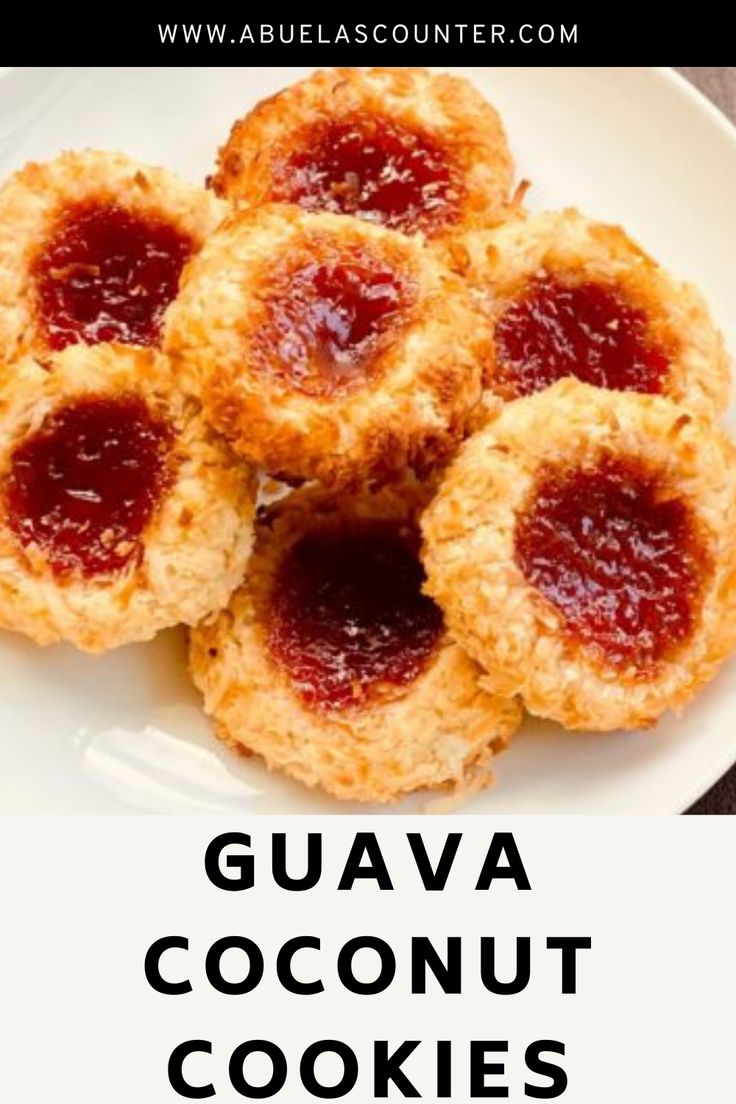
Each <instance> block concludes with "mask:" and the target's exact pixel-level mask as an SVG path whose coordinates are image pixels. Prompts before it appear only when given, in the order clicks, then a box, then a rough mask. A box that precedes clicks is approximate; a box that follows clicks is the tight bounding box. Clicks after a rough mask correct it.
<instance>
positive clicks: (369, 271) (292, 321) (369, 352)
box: [253, 253, 408, 398]
mask: <svg viewBox="0 0 736 1104" xmlns="http://www.w3.org/2000/svg"><path fill="white" fill-rule="evenodd" d="M407 305H408V288H407V286H406V284H405V282H404V281H403V280H402V279H401V278H400V277H399V276H398V274H397V273H396V272H394V271H393V270H392V269H390V268H389V267H387V266H386V265H385V264H384V263H378V262H377V261H375V260H372V259H371V258H370V257H367V256H364V255H362V254H359V253H356V254H355V255H354V256H350V255H345V256H343V257H341V258H340V259H339V260H336V261H328V262H325V263H320V262H317V261H314V262H308V263H306V264H304V265H303V266H302V267H301V268H297V269H296V270H289V271H287V272H284V273H281V274H277V275H276V276H274V277H273V278H272V279H271V281H270V285H269V287H268V290H267V291H266V293H265V296H264V306H265V312H266V318H265V322H264V324H263V326H261V328H260V330H259V331H258V334H257V336H256V339H255V342H254V349H253V351H254V353H255V354H256V358H257V362H260V363H261V365H262V366H265V368H266V370H268V371H269V372H271V373H273V374H275V375H277V376H279V377H281V378H282V379H283V380H284V381H286V382H287V383H288V384H289V386H291V387H294V388H296V389H297V390H299V391H302V392H303V393H304V394H306V395H312V396H317V397H322V398H330V397H332V396H338V395H342V394H346V393H348V392H350V391H352V390H354V389H355V388H357V387H360V386H361V385H362V384H363V383H365V382H366V380H367V379H369V378H371V377H372V376H373V375H374V374H375V372H376V370H377V368H378V363H379V355H380V352H381V350H382V348H383V346H384V342H385V338H386V336H387V334H388V331H390V330H391V329H394V328H395V327H397V326H398V325H399V324H400V323H401V320H402V315H403V313H404V308H405V307H406V306H407Z"/></svg>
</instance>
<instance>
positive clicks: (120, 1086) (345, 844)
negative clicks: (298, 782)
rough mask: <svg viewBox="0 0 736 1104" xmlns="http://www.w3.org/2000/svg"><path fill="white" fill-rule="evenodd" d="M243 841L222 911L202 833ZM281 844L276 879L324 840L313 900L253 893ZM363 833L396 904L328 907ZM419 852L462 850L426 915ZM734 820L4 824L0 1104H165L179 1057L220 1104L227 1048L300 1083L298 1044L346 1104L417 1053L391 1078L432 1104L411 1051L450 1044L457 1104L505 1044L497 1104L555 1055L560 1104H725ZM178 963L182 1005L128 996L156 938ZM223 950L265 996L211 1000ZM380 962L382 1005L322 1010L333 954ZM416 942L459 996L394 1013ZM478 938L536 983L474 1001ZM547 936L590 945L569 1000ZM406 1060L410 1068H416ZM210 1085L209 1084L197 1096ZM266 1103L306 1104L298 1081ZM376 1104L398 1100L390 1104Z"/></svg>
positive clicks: (729, 1078) (339, 896)
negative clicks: (375, 1060)
mask: <svg viewBox="0 0 736 1104" xmlns="http://www.w3.org/2000/svg"><path fill="white" fill-rule="evenodd" d="M226 830H228V831H229V830H240V831H245V832H249V833H250V834H251V836H252V840H253V852H254V854H255V861H256V887H255V888H254V889H251V890H248V891H244V892H241V893H226V892H223V891H222V890H219V889H217V888H215V887H214V886H213V885H211V883H210V882H209V881H208V880H207V878H206V875H205V872H204V866H203V858H204V851H205V848H206V846H207V844H208V843H209V841H210V840H211V839H212V838H213V837H214V836H215V835H217V834H218V833H219V832H221V831H226ZM283 830H286V831H287V832H288V837H289V855H290V856H291V869H292V872H293V873H295V874H297V873H299V871H300V869H301V867H302V864H303V862H304V860H305V856H306V847H305V840H304V836H305V833H306V832H307V831H322V832H324V847H325V861H324V872H323V877H322V881H321V882H320V884H319V886H318V887H317V888H315V889H314V890H311V891H309V892H307V893H298V894H297V893H288V892H286V891H283V890H280V889H278V888H276V887H274V885H273V883H272V881H271V878H270V837H271V833H272V832H276V831H283ZM357 830H371V831H377V832H378V834H379V839H380V841H381V844H382V849H383V853H384V856H385V858H386V861H387V864H388V866H389V870H390V873H391V876H392V879H393V882H394V886H395V890H394V892H380V891H379V890H378V889H377V888H376V887H375V885H374V883H372V882H366V883H358V884H357V885H356V887H355V889H354V890H353V891H352V892H350V893H345V892H342V893H338V892H336V886H337V883H338V881H339V877H340V873H341V870H342V866H343V863H344V860H345V858H346V856H347V853H348V850H349V846H350V843H351V841H352V837H353V833H354V832H355V831H357ZM409 830H413V831H417V830H421V831H422V833H423V835H424V838H425V841H426V843H427V847H428V849H429V850H430V854H432V855H439V852H440V850H441V846H442V842H443V841H444V839H445V836H446V834H447V833H448V832H450V831H462V832H463V840H462V843H461V846H460V850H459V852H458V856H457V860H456V864H455V866H454V867H453V871H452V874H451V876H450V880H449V882H448V886H447V888H446V890H445V891H444V892H443V893H441V894H438V893H426V892H425V891H424V890H423V889H422V888H421V883H420V881H419V877H418V875H417V873H416V870H415V869H414V866H413V859H412V857H411V853H410V851H409V848H408V844H407V842H406V832H407V831H409ZM494 830H513V832H514V834H515V838H516V841H517V844H518V846H519V849H520V851H521V854H522V857H523V860H524V863H525V866H526V870H527V873H528V875H529V878H530V880H531V884H532V891H531V892H519V891H517V890H516V889H515V887H514V885H513V883H510V882H498V883H496V884H495V885H494V887H493V888H492V890H491V891H490V892H487V893H478V892H475V891H474V888H473V887H474V885H475V883H476V880H477V877H478V873H479V871H480V868H481V865H482V859H483V856H484V855H485V851H486V848H487V845H488V842H489V840H490V837H491V835H492V832H493V831H494ZM735 840H736V825H734V821H733V820H732V819H731V818H726V819H723V820H718V819H712V820H711V819H707V818H705V819H695V818H688V819H684V818H683V819H681V820H680V819H676V818H661V819H656V818H651V819H650V818H641V819H636V818H630V819H628V818H627V819H623V818H595V819H594V818H591V819H586V818H555V819H554V820H550V819H544V818H534V817H520V818H504V819H503V820H502V819H501V818H488V819H483V820H481V819H480V818H477V817H472V818H471V817H467V818H466V817H454V818H451V819H444V818H425V819H422V818H411V819H410V818H402V819H401V820H400V821H399V820H393V819H392V820H387V821H382V822H380V824H379V822H378V821H376V820H375V819H369V818H354V817H352V818H297V817H292V818H288V819H287V820H286V821H284V820H283V819H280V818H279V819H277V818H270V817H253V818H250V819H249V820H247V821H246V820H240V821H238V820H237V819H235V818H231V819H228V820H224V819H223V820H220V819H219V818H179V817H166V818H164V817H162V818H145V817H136V818H115V817H99V818H94V817H79V818H17V819H16V818H5V819H4V820H3V821H2V823H1V824H0V859H1V860H2V875H3V906H2V911H1V912H0V932H1V934H2V940H1V943H0V1013H1V1017H2V1023H0V1030H1V1032H2V1051H3V1060H2V1097H3V1099H5V1100H8V1101H12V1102H13V1104H46V1102H47V1101H48V1102H51V1101H54V1102H58V1101H62V1102H65V1101H70V1102H71V1101H74V1104H100V1101H104V1102H105V1104H118V1102H120V1104H122V1102H125V1104H130V1102H131V1101H136V1100H141V1101H145V1102H146V1104H159V1102H161V1104H165V1102H169V1101H175V1100H178V1099H180V1098H179V1097H178V1096H176V1095H175V1094H174V1092H173V1091H172V1090H171V1089H170V1088H169V1086H168V1081H167V1077H166V1066H167V1060H168V1055H169V1053H170V1051H171V1050H172V1049H173V1047H174V1046H176V1045H177V1044H178V1043H179V1042H181V1041H183V1040H185V1039H188V1038H191V1037H201V1038H208V1039H211V1040H212V1041H213V1044H214V1055H213V1057H212V1059H207V1060H206V1062H201V1063H200V1062H196V1061H192V1064H191V1066H190V1067H188V1068H189V1070H190V1072H191V1075H192V1079H194V1078H195V1076H198V1077H201V1078H202V1079H203V1080H205V1079H207V1078H209V1077H210V1076H211V1077H212V1078H214V1080H215V1083H216V1085H217V1087H218V1095H217V1097H215V1098H214V1099H215V1100H222V1101H229V1102H232V1101H236V1100H241V1099H242V1098H241V1097H238V1096H236V1095H235V1093H234V1092H232V1090H230V1089H229V1088H228V1085H227V1077H226V1073H227V1059H228V1056H229V1053H230V1051H231V1050H232V1048H233V1047H234V1046H236V1045H237V1044H238V1043H239V1042H242V1041H244V1040H246V1039H249V1038H253V1037H263V1038H267V1039H272V1040H273V1041H275V1042H277V1043H278V1044H279V1045H281V1046H282V1048H283V1049H284V1050H285V1052H286V1053H287V1056H288V1057H289V1058H290V1059H291V1060H292V1061H291V1066H292V1071H293V1073H294V1074H296V1072H297V1067H298V1056H299V1055H300V1054H301V1051H302V1049H303V1048H304V1047H305V1046H306V1045H308V1044H309V1043H310V1042H312V1041H314V1040H316V1039H320V1038H324V1037H334V1038H339V1039H344V1040H345V1041H346V1042H348V1043H349V1044H350V1045H352V1046H353V1048H354V1049H355V1050H356V1052H357V1053H358V1056H359V1058H360V1059H361V1067H362V1071H363V1072H362V1073H361V1078H360V1080H359V1082H358V1086H357V1087H356V1089H355V1091H354V1092H353V1094H352V1095H351V1096H350V1097H349V1098H348V1099H350V1100H355V1101H362V1102H364V1101H366V1100H369V1099H372V1088H371V1084H372V1081H371V1071H370V1066H369V1062H368V1058H369V1055H370V1048H371V1042H372V1040H373V1039H375V1038H381V1039H388V1040H390V1041H391V1043H393V1044H395V1045H398V1044H399V1043H400V1042H401V1041H402V1040H403V1039H407V1038H420V1039H423V1040H426V1041H427V1042H426V1043H425V1044H423V1046H422V1047H420V1048H419V1050H418V1051H417V1052H416V1053H415V1055H414V1056H413V1057H412V1058H410V1059H409V1061H408V1062H407V1064H406V1066H405V1071H406V1073H407V1074H408V1075H409V1076H410V1077H411V1078H412V1079H413V1080H414V1081H415V1083H416V1084H417V1087H418V1088H419V1089H420V1091H421V1092H422V1093H423V1097H424V1099H429V1100H431V1099H433V1076H432V1070H431V1058H432V1048H431V1046H430V1045H428V1044H430V1043H431V1042H432V1041H433V1040H436V1039H439V1038H450V1039H453V1040H455V1042H456V1051H455V1068H456V1071H457V1074H459V1075H461V1076H458V1078H457V1080H456V1088H455V1094H454V1096H453V1099H456V1100H462V1101H467V1100H468V1099H469V1096H468V1093H467V1087H466V1084H465V1080H464V1076H462V1075H463V1074H464V1070H465V1068H466V1067H467V1057H466V1055H467V1050H466V1048H467V1041H468V1040H469V1039H471V1038H474V1039H484V1038H487V1039H494V1038H496V1039H508V1040H509V1044H510V1046H509V1056H508V1063H507V1072H508V1077H507V1081H508V1084H509V1086H510V1096H509V1100H510V1101H511V1102H512V1104H513V1102H514V1101H522V1100H523V1099H524V1097H523V1084H524V1069H523V1055H524V1049H525V1047H526V1045H527V1044H528V1043H529V1042H531V1041H532V1040H534V1039H536V1038H540V1037H546V1038H556V1039H560V1040H562V1041H563V1042H565V1043H566V1047H567V1055H566V1057H565V1059H563V1060H562V1062H563V1064H564V1065H565V1068H566V1069H567V1071H568V1075H569V1082H570V1083H569V1088H568V1090H567V1092H566V1093H565V1094H564V1095H563V1097H562V1098H561V1099H562V1100H563V1101H565V1104H614V1102H615V1104H622V1102H623V1101H626V1104H661V1102H667V1104H681V1102H682V1104H684V1102H686V1101H687V1102H688V1104H690V1102H692V1101H708V1102H709V1104H720V1102H722V1101H727V1100H732V1099H733V1098H734V1079H733V1074H732V1057H733V1017H732V1014H731V1010H732V1006H733V996H734V992H736V949H735V939H734V925H733V918H734V904H735V903H736V894H735V893H734V889H733V874H732V871H733V854H734V841H735ZM172 933H178V934H182V935H186V936H188V937H189V939H190V951H189V955H188V965H189V967H190V969H189V975H190V977H191V980H192V983H193V985H194V992H193V993H191V994H189V995H187V996H182V997H166V996H162V995H159V994H156V993H155V992H153V991H152V990H151V989H150V988H149V986H148V984H147V982H146V980H145V977H144V974H143V960H144V955H145V952H146V949H147V948H148V946H149V945H150V943H152V942H153V940H155V939H157V938H159V937H160V936H163V935H167V934H172ZM233 933H240V934H244V935H247V936H249V937H250V938H252V939H254V940H255V941H256V942H257V943H258V944H259V945H260V946H261V947H262V949H263V951H264V954H265V956H266V976H265V977H264V980H263V982H262V983H261V986H260V987H259V988H258V989H257V990H256V991H255V992H254V993H253V994H251V995H248V996H243V997H227V996H222V995H219V994H217V993H215V992H213V991H211V990H210V989H209V988H208V985H207V982H206V979H205V977H204V955H205V953H206V949H207V948H208V947H209V945H210V944H211V943H212V942H213V941H214V940H215V939H217V938H219V937H221V936H224V935H229V934H233ZM300 934H314V935H318V936H320V937H321V939H322V950H321V952H317V951H304V952H301V954H300V957H299V958H298V959H297V963H298V966H297V972H298V973H300V974H301V975H302V976H304V977H305V978H306V977H311V976H321V977H322V979H323V981H324V984H325V987H326V991H325V992H324V993H323V994H322V995H319V996H314V997H296V996H290V995H288V994H286V993H284V992H283V991H282V990H281V989H280V986H279V985H278V982H277V980H276V978H275V971H274V969H273V958H274V956H275V951H276V950H277V949H278V947H279V946H280V945H281V944H282V943H283V942H284V941H285V940H286V939H288V938H290V937H292V936H295V935H300ZM359 934H375V935H379V936H382V937H384V938H386V939H387V940H389V941H390V942H391V943H392V945H393V947H394V949H395V951H396V954H397V959H398V962H399V968H398V972H397V977H396V979H395V981H394V983H393V985H392V986H391V988H390V989H389V990H388V991H387V992H386V993H385V994H383V995H381V996H376V997H360V996H353V995H350V994H346V993H345V992H344V991H342V990H341V988H340V986H339V983H338V981H337V977H336V971H335V960H336V955H337V951H338V949H339V947H340V946H341V945H342V944H343V943H344V942H345V941H346V940H347V939H348V938H350V937H352V936H355V935H359ZM412 935H428V936H431V937H433V938H434V939H435V941H436V943H437V945H438V947H440V948H441V947H442V946H443V944H444V939H445V938H446V937H447V936H448V935H462V936H463V940H464V946H463V951H464V990H463V994H462V995H461V996H445V995H442V994H441V992H440V991H439V989H438V987H437V986H436V985H435V984H434V983H432V982H431V981H430V984H429V992H428V994H427V995H426V996H416V995H415V996H412V995H411V994H410V992H409V980H408V961H409V959H408V949H409V939H410V937H411V936H412ZM480 935H495V936H497V938H498V946H499V952H500V955H499V961H500V963H501V964H503V963H504V962H505V963H507V965H508V972H509V973H510V972H511V970H512V966H513V962H512V957H511V955H512V947H513V942H512V941H513V939H514V938H515V937H516V936H517V935H528V936H530V937H531V938H532V979H531V983H530V985H529V987H528V988H527V989H526V990H525V991H524V992H523V993H522V994H520V995H518V996H514V997H498V996H492V995H490V994H488V993H487V992H486V991H485V990H484V989H483V988H482V986H481V984H480V982H479V980H478V974H477V957H476V955H477V940H478V938H479V936H480ZM549 935H589V936H591V937H592V940H593V947H592V949H591V950H590V951H583V952H580V954H579V956H578V957H579V969H578V992H577V994H576V995H574V996H572V995H569V996H562V995H560V955H559V952H550V951H547V950H546V949H545V948H544V943H545V938H546V937H547V936H549ZM165 962H166V972H167V973H168V974H169V975H171V976H172V977H173V976H174V975H176V976H177V977H178V976H179V972H180V971H181V974H182V976H183V974H184V970H183V968H184V967H185V965H187V955H186V953H185V952H183V951H173V952H170V954H169V957H168V958H167V959H166V960H165ZM425 1060H426V1064H425ZM205 1075H206V1078H205ZM279 1099H283V1100H288V1101H290V1102H291V1104H299V1102H301V1101H304V1100H310V1099H313V1098H311V1097H309V1096H307V1094H306V1093H305V1092H304V1091H303V1090H302V1089H301V1088H300V1086H299V1084H298V1081H297V1080H296V1079H291V1078H290V1081H289V1082H287V1086H286V1088H285V1089H284V1091H283V1092H282V1094H281V1095H280V1097H279ZM391 1099H400V1097H399V1096H398V1094H393V1095H392V1096H391Z"/></svg>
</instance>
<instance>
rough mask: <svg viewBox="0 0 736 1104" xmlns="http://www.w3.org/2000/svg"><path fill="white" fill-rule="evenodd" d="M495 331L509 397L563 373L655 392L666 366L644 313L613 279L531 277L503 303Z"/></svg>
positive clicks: (621, 387)
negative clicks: (604, 281)
mask: <svg viewBox="0 0 736 1104" xmlns="http://www.w3.org/2000/svg"><path fill="white" fill-rule="evenodd" d="M495 336H496V348H497V358H498V373H499V382H500V383H501V385H502V386H504V387H506V388H507V389H508V390H509V392H510V394H511V395H512V396H517V395H530V394H532V393H533V392H535V391H541V390H543V389H544V388H545V387H549V386H550V384H553V383H554V382H555V380H558V379H562V378H563V377H565V376H576V377H577V378H578V379H579V380H582V381H584V382H585V383H590V384H593V385H594V386H596V387H605V388H608V389H609V390H611V391H641V392H648V393H656V392H659V391H661V390H662V385H663V383H664V378H665V376H666V374H667V371H668V368H669V356H668V354H667V352H666V351H665V350H664V349H663V348H661V347H660V346H659V345H657V344H656V343H655V342H654V341H652V340H651V338H650V333H649V321H648V318H647V315H646V313H645V312H644V311H643V310H640V309H639V308H638V307H635V306H633V305H632V304H631V303H629V302H627V300H626V299H625V298H624V296H623V295H622V293H621V292H620V291H619V290H618V289H617V288H616V287H613V286H610V285H604V284H596V283H582V284H566V283H564V282H562V281H560V280H557V279H555V278H554V277H550V276H545V277H542V278H538V279H535V280H532V281H531V283H530V284H529V286H528V288H527V290H526V291H525V292H524V294H523V295H522V296H521V297H520V298H519V299H517V300H515V301H514V302H512V303H511V304H510V305H509V306H507V307H506V309H505V310H504V312H503V314H502V315H501V317H500V318H499V320H498V322H497V323H496V331H495Z"/></svg>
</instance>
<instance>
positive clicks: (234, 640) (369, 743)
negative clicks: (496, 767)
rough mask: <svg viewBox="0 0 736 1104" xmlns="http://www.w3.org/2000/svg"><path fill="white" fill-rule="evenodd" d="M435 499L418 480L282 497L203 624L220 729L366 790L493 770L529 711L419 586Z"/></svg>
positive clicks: (207, 676) (329, 779) (273, 756)
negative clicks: (499, 686)
mask: <svg viewBox="0 0 736 1104" xmlns="http://www.w3.org/2000/svg"><path fill="white" fill-rule="evenodd" d="M423 500H424V494H423V492H421V491H420V490H419V488H418V487H417V486H416V485H415V484H408V483H402V484H398V485H393V486H392V487H385V488H383V489H382V490H380V491H377V492H376V491H374V492H368V491H363V492H361V493H356V494H349V495H342V496H340V497H334V496H331V495H330V494H329V493H328V492H324V491H321V490H316V489H310V488H303V489H301V490H299V491H295V492H294V493H293V494H292V495H291V496H290V497H289V498H288V499H285V500H283V501H282V502H281V503H279V504H278V505H276V506H275V507H274V508H273V509H272V511H271V512H270V514H269V515H267V518H266V519H265V520H264V522H263V523H262V524H261V525H260V528H259V530H258V534H257V540H256V548H255V551H254V554H253V557H252V559H251V563H250V565H249V569H248V576H247V579H246V582H245V584H244V586H243V587H241V589H240V590H239V591H238V592H237V593H236V595H235V596H234V598H233V600H232V602H231V604H230V607H229V609H228V610H226V611H225V612H223V613H222V614H220V616H219V617H217V618H216V619H215V620H214V621H211V622H210V623H205V624H202V625H200V626H199V627H198V628H197V629H195V630H194V631H193V633H192V643H191V670H192V674H193V677H194V681H195V682H196V684H197V686H198V687H199V688H200V689H201V691H202V693H203V694H204V704H205V709H206V711H207V712H208V713H209V714H210V715H211V716H212V717H213V718H214V720H215V724H216V729H217V732H218V734H219V735H220V736H221V737H222V739H224V740H225V741H226V742H228V743H231V744H234V745H236V746H238V747H240V748H243V749H247V750H248V751H253V752H256V753H258V754H259V755H262V756H263V757H264V759H265V760H266V762H267V763H268V765H269V766H270V767H272V768H279V769H281V770H284V771H286V772H287V773H289V774H291V775H293V776H294V777H296V778H298V779H300V780H301V781H303V782H306V783H307V784H309V785H319V786H322V787H323V788H324V789H326V790H328V791H329V792H330V793H332V794H334V795H336V796H337V797H340V798H344V799H350V800H356V801H389V800H392V799H394V798H397V797H399V796H400V795H401V794H404V793H408V792H410V791H412V790H416V789H419V788H425V787H439V786H443V787H445V786H446V787H449V788H454V789H456V790H465V789H467V788H468V787H476V786H479V785H482V784H485V783H486V782H487V781H488V780H489V777H490V775H489V765H490V762H491V760H492V758H493V756H494V754H495V753H496V752H498V751H500V750H501V749H502V748H503V747H504V746H505V744H506V742H507V741H508V739H509V737H510V736H511V735H512V733H513V732H514V730H515V729H516V727H517V726H518V724H519V720H520V710H519V708H518V706H517V705H516V703H515V702H513V701H511V700H507V699H498V698H494V697H491V696H490V695H489V694H488V693H486V692H485V691H483V690H482V689H481V688H480V687H479V685H478V676H479V674H480V673H481V672H480V669H479V668H478V667H477V666H476V665H475V664H474V663H473V662H472V660H470V659H468V657H467V656H466V655H465V653H464V652H462V651H461V650H460V648H459V647H458V646H457V645H456V644H455V643H453V641H452V640H451V639H450V638H449V636H448V635H447V632H446V631H445V627H444V622H443V617H442V614H441V612H440V610H439V608H438V607H437V606H436V605H435V603H434V602H433V601H432V600H431V599H430V598H428V597H427V596H426V595H424V594H422V581H423V571H422V568H421V565H420V563H419V560H418V556H417V552H418V533H417V529H416V514H417V510H418V508H419V506H420V504H421V503H422V502H423Z"/></svg>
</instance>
